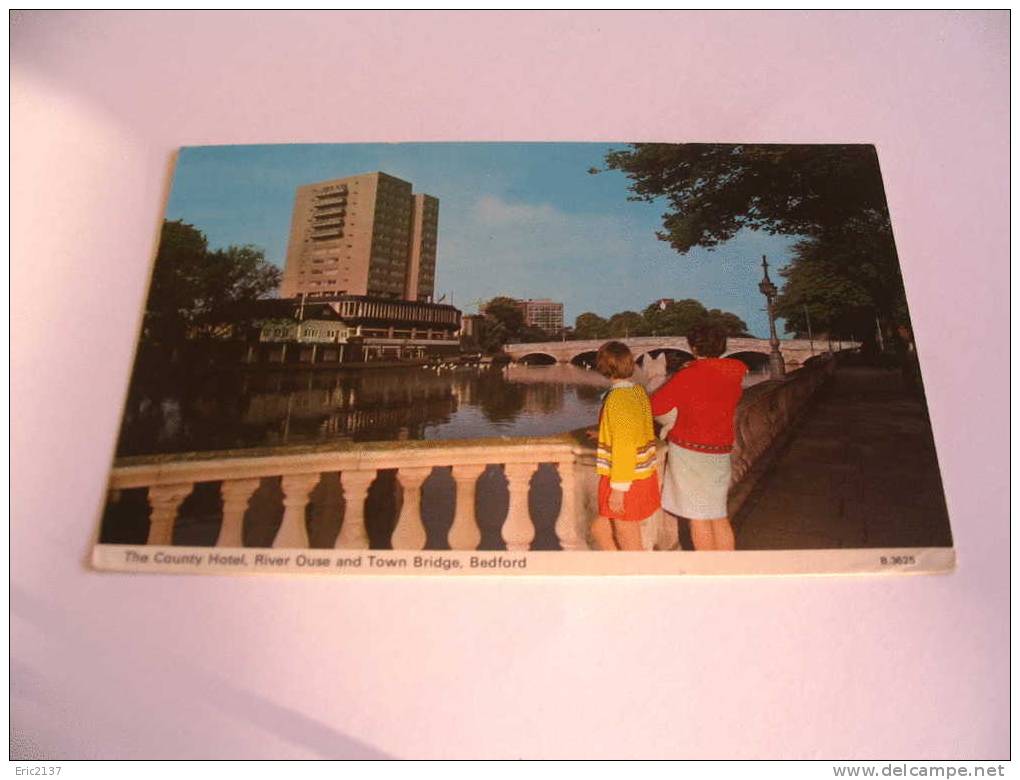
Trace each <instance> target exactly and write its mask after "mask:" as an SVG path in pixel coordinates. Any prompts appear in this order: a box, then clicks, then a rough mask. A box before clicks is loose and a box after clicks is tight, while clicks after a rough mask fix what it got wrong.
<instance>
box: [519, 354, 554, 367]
mask: <svg viewBox="0 0 1020 780" xmlns="http://www.w3.org/2000/svg"><path fill="white" fill-rule="evenodd" d="M515 362H517V363H523V364H524V365H526V366H554V365H556V363H558V362H559V361H557V360H556V358H555V357H554V356H553V355H550V354H549V353H548V352H529V353H527V354H526V355H521V356H520V357H519V358H517V360H516V361H515Z"/></svg>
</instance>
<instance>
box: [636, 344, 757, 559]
mask: <svg viewBox="0 0 1020 780" xmlns="http://www.w3.org/2000/svg"><path fill="white" fill-rule="evenodd" d="M687 343H688V344H690V346H691V351H692V352H693V353H694V357H695V358H696V359H695V360H694V361H693V362H691V363H688V364H687V365H686V366H684V367H683V368H681V369H680V370H679V371H677V372H676V373H675V374H674V375H673V377H672V378H671V379H670V380H669V381H668V382H666V384H664V385H663V386H662V387H660V388H659V389H658V390H657V391H656V392H655V393H654V394H653V395H652V398H651V401H652V414H653V415H655V416H656V417H659V416H660V415H664V414H666V413H668V412H669V411H671V410H673V409H676V410H677V418H676V424H675V425H674V426H673V429H672V430H671V431H670V432H669V456H668V459H667V461H666V474H665V477H664V478H663V488H662V508H663V509H665V510H666V511H667V512H669V513H670V514H673V515H677V516H678V517H685V518H687V519H689V520H690V521H691V539H692V540H693V542H694V549H695V550H732V549H734V547H735V543H734V538H733V527H732V526H731V525H730V521H729V517H728V512H727V509H726V499H727V496H728V494H729V487H730V476H731V467H730V451H731V450H732V449H733V415H734V412H735V411H736V408H737V403H738V402H739V401H740V396H741V393H742V392H743V387H742V383H743V379H744V375H745V374H746V373H747V367H746V366H745V365H744V364H743V363H741V362H740V361H739V360H732V359H729V358H720V357H719V356H720V355H721V354H722V353H723V352H725V351H726V332H725V331H724V330H723V329H722V328H719V327H718V326H714V325H704V326H698V327H695V328H694V329H693V330H691V332H690V333H689V334H688V335H687Z"/></svg>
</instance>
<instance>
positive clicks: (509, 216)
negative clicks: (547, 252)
mask: <svg viewBox="0 0 1020 780" xmlns="http://www.w3.org/2000/svg"><path fill="white" fill-rule="evenodd" d="M473 212H474V217H475V219H476V220H477V221H478V222H479V223H480V224H482V225H490V226H494V227H501V226H512V227H517V228H522V227H524V228H533V227H534V226H535V225H561V226H562V225H563V224H564V223H565V222H566V214H564V213H563V212H562V211H560V210H559V209H557V208H555V207H554V206H551V205H550V204H548V203H538V204H532V203H510V202H509V201H506V200H503V199H502V198H500V197H498V196H496V195H483V196H482V197H481V198H480V199H479V200H478V202H477V203H476V204H475V207H474V209H473Z"/></svg>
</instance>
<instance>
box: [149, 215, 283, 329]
mask: <svg viewBox="0 0 1020 780" xmlns="http://www.w3.org/2000/svg"><path fill="white" fill-rule="evenodd" d="M279 283H280V270H279V269H278V268H277V267H276V266H274V265H272V264H270V263H267V262H266V260H265V256H264V254H263V252H262V250H261V249H257V248H255V247H252V246H242V247H237V246H230V247H227V248H226V249H218V250H215V251H210V250H209V246H208V241H207V240H206V237H205V235H203V234H202V232H201V231H199V230H198V229H197V228H195V227H194V226H193V225H189V224H187V223H185V222H182V221H180V220H176V221H173V222H169V221H164V222H163V230H162V235H161V237H160V243H159V249H158V251H157V253H156V263H155V267H154V268H153V274H152V283H151V285H150V287H149V298H148V301H147V303H146V306H145V319H144V321H143V325H142V337H143V338H144V339H146V340H147V341H151V342H155V343H159V344H176V343H180V342H182V341H184V340H185V339H187V338H193V337H201V336H210V335H213V334H214V333H216V332H217V331H218V330H220V329H222V328H223V327H224V326H228V327H232V328H235V329H236V328H238V327H244V326H246V325H248V324H250V323H251V322H252V321H253V320H254V318H255V309H254V307H255V301H256V300H258V299H259V298H263V297H265V296H266V295H267V294H268V293H270V292H272V291H273V290H274V289H276V287H277V286H278V285H279Z"/></svg>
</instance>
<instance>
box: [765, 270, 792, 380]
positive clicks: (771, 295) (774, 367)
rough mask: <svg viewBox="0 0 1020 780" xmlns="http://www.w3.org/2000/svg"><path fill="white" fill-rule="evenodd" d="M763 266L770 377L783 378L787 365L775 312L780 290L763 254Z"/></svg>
mask: <svg viewBox="0 0 1020 780" xmlns="http://www.w3.org/2000/svg"><path fill="white" fill-rule="evenodd" d="M761 267H762V269H763V271H764V275H763V276H762V280H761V282H760V283H759V284H758V289H759V290H761V294H762V295H764V296H765V300H766V301H768V313H769V346H770V347H771V350H770V351H769V378H770V379H782V378H783V375H784V374H786V366H785V365H784V364H783V353H781V352H780V351H779V336H777V335H776V313H775V308H774V306H775V300H776V293H778V292H779V290H778V289H776V286H775V285H774V284H773V283H772V280H771V279H769V262H768V260H766V259H765V255H762V256H761Z"/></svg>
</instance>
